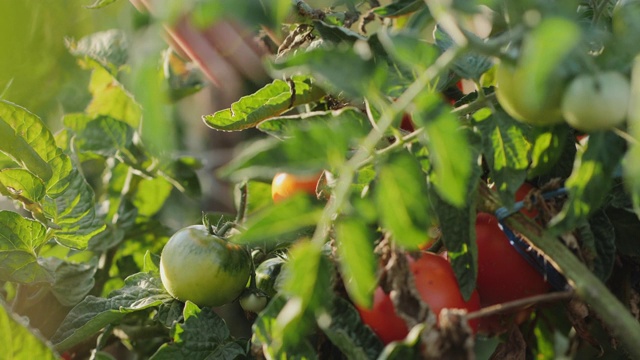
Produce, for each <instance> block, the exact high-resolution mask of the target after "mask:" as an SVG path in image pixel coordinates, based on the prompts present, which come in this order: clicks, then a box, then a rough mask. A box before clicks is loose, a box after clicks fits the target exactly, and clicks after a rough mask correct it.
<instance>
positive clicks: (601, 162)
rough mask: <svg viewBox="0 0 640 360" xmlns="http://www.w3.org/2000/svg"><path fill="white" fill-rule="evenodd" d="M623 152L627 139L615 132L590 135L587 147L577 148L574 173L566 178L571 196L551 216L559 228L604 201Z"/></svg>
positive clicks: (568, 227) (570, 226)
mask: <svg viewBox="0 0 640 360" xmlns="http://www.w3.org/2000/svg"><path fill="white" fill-rule="evenodd" d="M624 153H625V141H624V140H623V139H621V138H620V137H619V136H617V135H616V134H614V133H613V132H598V133H593V134H591V135H590V136H589V142H588V144H587V146H586V149H583V150H581V151H579V152H578V156H577V157H576V160H575V163H574V169H573V173H571V176H569V178H568V179H567V182H566V187H567V189H568V190H569V198H568V200H567V202H566V203H565V204H564V206H563V208H562V211H561V212H560V213H559V214H558V215H556V217H554V218H553V219H552V220H551V225H552V226H553V227H554V228H555V229H556V231H567V230H571V229H573V228H574V227H575V226H576V225H577V224H578V223H579V221H581V220H584V219H586V218H587V217H588V216H589V215H591V214H593V212H594V211H595V210H596V209H597V208H598V207H600V205H602V202H603V201H604V199H605V196H606V194H607V192H609V190H610V189H611V185H612V181H613V176H614V172H615V171H616V169H617V167H618V164H620V161H621V159H622V157H623V155H624Z"/></svg>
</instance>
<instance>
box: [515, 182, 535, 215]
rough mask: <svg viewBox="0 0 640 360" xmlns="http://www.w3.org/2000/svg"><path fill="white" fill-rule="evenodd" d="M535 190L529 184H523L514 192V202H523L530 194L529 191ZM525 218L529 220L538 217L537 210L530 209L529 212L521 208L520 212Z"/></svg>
mask: <svg viewBox="0 0 640 360" xmlns="http://www.w3.org/2000/svg"><path fill="white" fill-rule="evenodd" d="M533 189H535V187H534V186H533V185H531V184H529V183H523V184H522V185H521V186H520V187H519V188H518V190H517V191H516V201H521V200H524V198H525V197H526V196H527V195H528V194H529V192H531V190H533ZM520 212H521V213H523V214H524V215H525V216H527V217H528V218H530V219H535V218H536V217H537V216H538V210H537V209H535V208H532V209H531V210H529V209H526V208H523V209H522V210H520Z"/></svg>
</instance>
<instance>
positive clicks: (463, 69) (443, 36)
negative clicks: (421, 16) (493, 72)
mask: <svg viewBox="0 0 640 360" xmlns="http://www.w3.org/2000/svg"><path fill="white" fill-rule="evenodd" d="M433 37H434V39H435V42H436V46H437V47H438V48H440V51H442V52H444V51H446V50H447V49H449V48H451V47H452V46H453V45H454V42H453V39H452V38H451V36H449V34H447V33H446V32H445V31H444V29H442V27H441V26H439V25H438V26H436V29H435V31H434V32H433ZM492 66H493V61H492V60H491V58H490V57H488V56H485V55H480V54H475V53H473V52H467V53H465V54H464V55H462V56H460V57H459V58H458V59H456V61H455V62H454V63H453V68H452V70H453V71H454V72H455V73H456V74H457V75H458V76H460V77H461V78H464V79H476V80H479V79H480V76H482V74H484V73H485V72H486V71H487V70H489V69H491V67H492Z"/></svg>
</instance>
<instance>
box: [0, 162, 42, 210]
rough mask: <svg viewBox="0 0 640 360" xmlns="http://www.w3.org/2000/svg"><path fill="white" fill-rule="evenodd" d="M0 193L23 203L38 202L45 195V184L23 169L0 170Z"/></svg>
mask: <svg viewBox="0 0 640 360" xmlns="http://www.w3.org/2000/svg"><path fill="white" fill-rule="evenodd" d="M0 194H2V195H5V196H8V197H10V198H13V199H15V200H18V201H20V202H22V203H25V204H33V203H39V202H40V201H42V199H43V198H44V196H45V184H44V182H43V181H42V179H40V178H39V177H37V176H35V175H33V174H32V173H31V172H30V171H28V170H25V169H3V170H0Z"/></svg>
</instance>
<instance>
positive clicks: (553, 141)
mask: <svg viewBox="0 0 640 360" xmlns="http://www.w3.org/2000/svg"><path fill="white" fill-rule="evenodd" d="M569 136H570V133H569V127H568V126H566V125H564V124H563V125H558V126H553V127H542V126H536V127H535V128H534V129H533V134H532V141H533V148H532V150H531V169H530V170H529V175H528V176H529V177H534V176H538V175H542V174H545V173H547V172H548V171H549V170H550V169H551V168H553V167H554V166H555V165H556V163H557V162H558V160H559V159H560V156H561V155H562V153H563V149H564V148H565V145H566V143H567V141H568V139H569Z"/></svg>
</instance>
